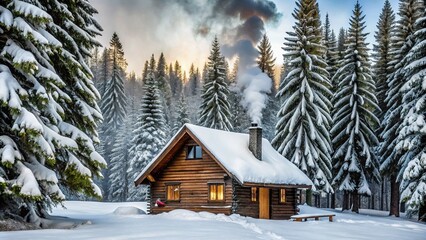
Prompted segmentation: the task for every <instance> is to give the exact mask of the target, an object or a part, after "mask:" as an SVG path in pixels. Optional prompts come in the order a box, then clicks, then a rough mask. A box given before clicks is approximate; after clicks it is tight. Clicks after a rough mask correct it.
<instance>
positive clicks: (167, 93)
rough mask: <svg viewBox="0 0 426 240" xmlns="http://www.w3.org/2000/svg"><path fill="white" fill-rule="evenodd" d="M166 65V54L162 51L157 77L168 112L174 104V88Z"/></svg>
mask: <svg viewBox="0 0 426 240" xmlns="http://www.w3.org/2000/svg"><path fill="white" fill-rule="evenodd" d="M166 67H167V65H166V58H165V57H164V54H163V53H161V54H160V57H159V59H158V64H157V70H156V75H155V77H156V79H157V81H158V88H159V90H160V92H161V93H162V94H161V95H162V97H163V99H164V100H163V102H164V103H165V112H166V113H168V112H170V107H171V104H172V103H171V102H172V90H171V88H170V82H169V79H168V78H167V72H166ZM166 115H168V114H166Z"/></svg>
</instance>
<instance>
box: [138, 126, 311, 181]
mask: <svg viewBox="0 0 426 240" xmlns="http://www.w3.org/2000/svg"><path fill="white" fill-rule="evenodd" d="M183 128H186V129H187V130H188V131H189V132H191V133H192V134H193V135H194V136H195V137H196V138H197V140H198V141H200V143H202V145H203V146H204V147H205V148H206V149H207V150H208V152H210V153H211V154H212V155H213V157H214V158H215V159H216V160H217V161H219V163H220V164H221V165H222V166H223V167H224V168H225V170H227V171H228V172H229V173H231V174H232V175H233V176H234V177H235V178H236V179H237V180H238V181H239V182H240V183H242V184H245V183H254V184H280V185H313V184H312V181H311V180H310V179H309V178H308V177H307V176H306V175H305V174H304V173H303V172H302V171H301V170H300V169H298V168H297V167H296V166H295V165H294V164H292V163H291V162H290V161H289V160H287V159H286V158H284V157H283V156H282V155H281V154H279V153H278V152H277V151H275V149H274V148H273V147H272V146H271V144H270V142H269V141H268V140H266V139H264V138H263V139H262V160H261V161H260V160H258V159H257V158H256V157H255V156H254V155H253V154H252V152H251V151H250V150H249V148H248V144H249V135H248V134H242V133H235V132H227V131H222V130H216V129H211V128H206V127H201V126H197V125H193V124H185V125H184V126H183ZM182 130H183V129H181V130H180V131H179V133H181V132H182ZM179 133H178V134H177V135H179ZM177 135H175V136H174V138H176V137H177ZM172 142H173V139H172V140H171V141H170V142H169V143H168V144H167V146H166V147H165V148H164V149H163V151H165V150H166V149H168V145H170V144H171V143H172ZM163 151H162V152H163ZM162 152H160V154H159V155H157V157H156V158H155V159H154V160H153V161H151V162H150V163H149V164H148V165H147V166H146V167H145V168H144V169H143V170H142V172H141V173H140V174H139V176H138V177H137V178H136V179H135V181H138V179H139V178H140V177H142V176H143V175H144V173H146V172H147V171H151V170H152V168H151V166H152V165H153V164H156V162H157V161H158V160H159V159H158V158H159V157H160V156H161V155H162Z"/></svg>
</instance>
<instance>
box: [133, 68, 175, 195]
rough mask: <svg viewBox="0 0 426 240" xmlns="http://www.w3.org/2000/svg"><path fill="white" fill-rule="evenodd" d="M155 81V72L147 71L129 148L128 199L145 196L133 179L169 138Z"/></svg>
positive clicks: (144, 192)
mask: <svg viewBox="0 0 426 240" xmlns="http://www.w3.org/2000/svg"><path fill="white" fill-rule="evenodd" d="M157 84H158V83H157V82H156V81H155V75H154V73H153V72H152V71H150V72H148V75H147V79H146V81H145V84H144V86H143V92H144V96H143V97H142V104H141V110H140V114H139V116H138V118H137V123H136V124H135V127H136V128H135V130H134V131H133V134H134V137H133V139H132V140H131V148H130V152H129V157H130V158H129V159H130V168H129V169H128V174H129V180H130V182H129V195H128V200H129V201H140V200H144V199H145V198H146V191H145V190H144V189H141V188H136V187H135V185H134V183H133V181H134V179H135V178H136V177H137V176H138V175H139V173H140V172H141V171H142V170H143V168H144V167H145V166H146V165H147V164H148V163H149V162H150V161H152V160H153V158H154V157H155V155H156V154H157V153H158V152H159V151H160V150H161V148H162V147H163V146H164V144H165V143H166V141H167V140H168V139H167V132H168V126H167V124H166V121H165V116H164V112H163V103H162V102H161V100H162V98H161V96H160V92H159V90H158V85H157Z"/></svg>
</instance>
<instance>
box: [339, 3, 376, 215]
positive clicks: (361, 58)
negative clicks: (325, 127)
mask: <svg viewBox="0 0 426 240" xmlns="http://www.w3.org/2000/svg"><path fill="white" fill-rule="evenodd" d="M364 18H365V15H363V13H362V10H361V5H360V4H359V3H358V2H357V3H356V5H355V9H354V10H353V15H352V17H351V19H350V28H349V31H348V38H347V42H346V47H347V50H346V52H345V53H346V55H345V58H344V61H343V64H342V66H341V67H340V68H339V70H338V71H337V73H336V75H335V76H334V79H333V80H335V81H336V82H338V84H339V85H338V90H337V93H336V95H335V100H334V102H335V105H334V112H333V121H334V126H333V128H332V130H331V133H332V135H333V144H334V146H335V152H334V156H333V157H334V159H336V164H335V165H334V167H335V169H336V170H337V175H336V176H335V177H334V179H333V184H334V185H336V186H337V188H338V189H339V190H340V191H345V194H349V193H350V194H352V204H353V205H352V211H354V212H358V211H359V201H358V197H359V194H361V195H367V196H370V195H371V190H370V186H369V183H370V182H371V181H372V180H375V181H378V178H379V172H378V162H377V159H376V158H375V155H374V152H373V150H372V147H374V146H375V145H376V144H377V143H378V140H377V137H376V136H375V133H374V125H375V124H377V123H378V122H379V120H378V119H377V117H376V116H375V114H374V110H377V109H378V108H379V107H378V106H377V99H376V97H375V95H374V92H375V86H374V81H373V79H372V74H371V70H370V63H369V58H368V48H367V43H366V42H365V41H366V36H367V35H368V33H364V32H363V30H364V28H365V22H364ZM346 203H347V202H346ZM345 209H348V206H347V205H345V203H344V206H343V210H345Z"/></svg>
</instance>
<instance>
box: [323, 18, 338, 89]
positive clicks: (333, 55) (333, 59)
mask: <svg viewBox="0 0 426 240" xmlns="http://www.w3.org/2000/svg"><path fill="white" fill-rule="evenodd" d="M323 34H324V35H323V37H324V39H323V41H324V45H325V47H326V52H325V54H324V60H325V62H326V63H327V67H326V69H327V71H328V73H329V76H330V79H332V78H333V76H334V74H336V71H337V69H338V60H339V55H338V53H337V41H336V36H335V35H334V32H333V30H331V28H330V19H329V17H328V13H327V14H326V15H325V23H324V33H323ZM336 85H337V84H334V83H332V86H333V87H334V86H336Z"/></svg>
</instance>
